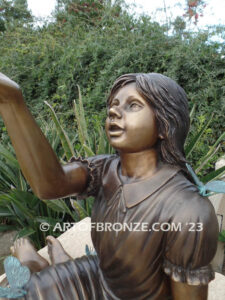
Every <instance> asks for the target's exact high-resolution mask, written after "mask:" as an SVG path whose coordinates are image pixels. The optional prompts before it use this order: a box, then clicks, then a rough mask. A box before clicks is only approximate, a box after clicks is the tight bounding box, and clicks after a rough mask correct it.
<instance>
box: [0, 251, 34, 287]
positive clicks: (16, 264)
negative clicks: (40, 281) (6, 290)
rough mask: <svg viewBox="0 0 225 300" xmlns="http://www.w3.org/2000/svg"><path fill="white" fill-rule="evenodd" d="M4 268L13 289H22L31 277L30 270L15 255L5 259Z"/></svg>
mask: <svg viewBox="0 0 225 300" xmlns="http://www.w3.org/2000/svg"><path fill="white" fill-rule="evenodd" d="M4 268H5V273H6V276H7V279H8V282H9V285H10V288H11V289H16V290H17V289H21V288H22V287H23V286H24V285H25V284H26V283H27V282H28V281H29V279H30V270H29V269H28V268H27V267H26V266H22V265H21V263H20V261H19V260H18V259H17V258H16V257H14V256H9V257H7V258H6V259H5V261H4Z"/></svg>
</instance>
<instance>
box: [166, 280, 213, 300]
mask: <svg viewBox="0 0 225 300" xmlns="http://www.w3.org/2000/svg"><path fill="white" fill-rule="evenodd" d="M171 290H172V296H173V300H181V299H182V300H207V295H208V285H202V286H194V285H188V284H186V283H181V282H175V281H173V280H171Z"/></svg>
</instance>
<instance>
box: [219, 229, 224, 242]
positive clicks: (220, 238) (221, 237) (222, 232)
mask: <svg viewBox="0 0 225 300" xmlns="http://www.w3.org/2000/svg"><path fill="white" fill-rule="evenodd" d="M219 241H221V242H223V243H225V230H222V231H221V232H220V234H219Z"/></svg>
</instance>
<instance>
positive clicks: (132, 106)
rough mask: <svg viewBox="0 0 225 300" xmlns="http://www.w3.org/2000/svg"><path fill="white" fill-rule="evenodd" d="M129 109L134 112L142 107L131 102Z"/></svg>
mask: <svg viewBox="0 0 225 300" xmlns="http://www.w3.org/2000/svg"><path fill="white" fill-rule="evenodd" d="M129 108H130V109H131V110H133V111H136V110H139V109H140V108H141V105H140V104H138V103H137V102H131V103H130V105H129Z"/></svg>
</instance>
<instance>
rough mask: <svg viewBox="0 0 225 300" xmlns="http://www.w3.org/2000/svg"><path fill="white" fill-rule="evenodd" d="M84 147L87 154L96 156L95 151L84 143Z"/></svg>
mask: <svg viewBox="0 0 225 300" xmlns="http://www.w3.org/2000/svg"><path fill="white" fill-rule="evenodd" d="M83 148H84V151H85V156H94V155H95V153H94V152H93V151H92V150H91V148H90V147H88V146H87V145H85V144H84V145H83Z"/></svg>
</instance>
